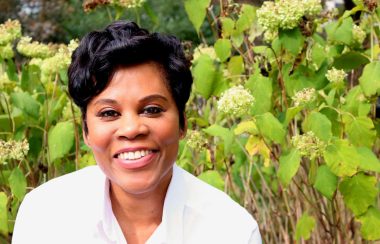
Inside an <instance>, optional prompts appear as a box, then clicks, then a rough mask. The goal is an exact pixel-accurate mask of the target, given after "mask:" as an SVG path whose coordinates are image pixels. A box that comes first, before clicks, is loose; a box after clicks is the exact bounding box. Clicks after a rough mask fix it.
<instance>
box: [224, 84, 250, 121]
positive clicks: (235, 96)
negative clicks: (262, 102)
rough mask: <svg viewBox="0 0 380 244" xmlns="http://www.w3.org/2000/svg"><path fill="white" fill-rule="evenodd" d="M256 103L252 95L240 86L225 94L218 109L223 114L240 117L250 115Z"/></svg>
mask: <svg viewBox="0 0 380 244" xmlns="http://www.w3.org/2000/svg"><path fill="white" fill-rule="evenodd" d="M254 101H255V99H254V97H253V96H252V95H251V93H250V92H249V91H247V90H246V89H244V87H243V86H241V85H239V86H235V87H232V88H230V89H228V90H226V91H225V92H223V94H222V96H221V98H220V99H219V100H218V104H217V109H218V110H219V111H220V112H221V113H223V114H226V115H230V116H232V117H240V116H243V115H246V114H248V113H249V111H250V109H251V107H252V104H253V102H254Z"/></svg>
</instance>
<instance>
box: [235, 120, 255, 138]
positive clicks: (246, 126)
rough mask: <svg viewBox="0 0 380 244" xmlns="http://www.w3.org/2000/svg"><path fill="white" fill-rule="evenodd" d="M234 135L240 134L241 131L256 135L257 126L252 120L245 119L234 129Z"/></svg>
mask: <svg viewBox="0 0 380 244" xmlns="http://www.w3.org/2000/svg"><path fill="white" fill-rule="evenodd" d="M234 133H235V135H240V134H243V133H249V134H252V135H256V134H257V133H258V130H257V126H256V124H255V122H254V121H252V120H247V121H242V122H240V123H239V124H238V125H237V127H236V128H235V130H234Z"/></svg>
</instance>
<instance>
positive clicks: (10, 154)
mask: <svg viewBox="0 0 380 244" xmlns="http://www.w3.org/2000/svg"><path fill="white" fill-rule="evenodd" d="M28 151H29V143H28V141H27V140H26V139H25V140H23V141H22V142H18V141H14V140H10V141H3V140H0V163H3V164H5V163H6V162H5V160H11V159H15V160H21V159H23V158H24V157H25V155H26V154H27V153H28Z"/></svg>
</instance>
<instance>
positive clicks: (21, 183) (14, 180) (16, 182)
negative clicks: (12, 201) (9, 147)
mask: <svg viewBox="0 0 380 244" xmlns="http://www.w3.org/2000/svg"><path fill="white" fill-rule="evenodd" d="M8 182H9V187H10V188H11V191H12V194H13V195H14V196H15V197H16V198H17V199H18V200H20V201H21V200H22V199H23V198H24V196H25V193H26V186H27V183H26V178H25V176H24V174H23V173H22V171H21V170H20V169H19V168H17V167H16V168H14V169H13V170H12V173H11V175H10V176H9V178H8Z"/></svg>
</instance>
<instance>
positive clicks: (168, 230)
mask: <svg viewBox="0 0 380 244" xmlns="http://www.w3.org/2000/svg"><path fill="white" fill-rule="evenodd" d="M12 243H13V244H26V243H39V244H45V243H46V244H47V243H48V244H51V243H86V244H87V243H91V244H96V243H115V244H126V241H125V239H124V237H123V234H122V231H121V229H120V226H119V225H118V223H117V220H116V218H115V216H114V214H113V212H112V207H111V202H110V198H109V182H108V180H107V179H106V177H105V176H104V174H103V173H102V172H101V170H100V169H99V168H98V167H97V166H91V167H87V168H85V169H82V170H79V171H76V172H74V173H71V174H68V175H65V176H62V177H58V178H56V179H53V180H51V181H49V182H47V183H45V184H43V185H41V186H40V187H38V188H36V189H34V190H33V191H31V192H30V193H28V194H27V195H26V196H25V199H24V201H23V202H22V204H21V206H20V210H19V212H18V215H17V219H16V225H15V229H14V234H13V240H12ZM163 243H166V244H180V243H189V244H193V243H194V244H202V243H207V244H209V243H218V244H223V243H233V244H240V243H241V244H243V243H244V244H246V243H249V244H256V243H261V237H260V233H259V230H258V226H257V223H256V221H255V220H254V219H253V218H252V216H251V215H250V214H249V213H248V212H247V211H246V210H245V209H244V208H242V207H241V206H240V205H238V204H237V203H235V202H234V201H233V200H231V198H229V196H227V195H226V194H225V193H223V192H222V191H219V190H217V189H215V188H213V187H211V186H209V185H207V184H205V183H203V182H202V181H200V180H199V179H197V178H196V177H194V176H193V175H191V174H189V173H187V172H186V171H184V170H183V169H181V168H179V167H177V166H174V167H173V177H172V180H171V182H170V185H169V188H168V191H167V194H166V198H165V202H164V209H163V216H162V222H161V224H160V225H159V226H158V228H157V229H156V230H155V232H154V233H153V234H152V236H151V237H150V239H149V240H148V241H147V244H163Z"/></svg>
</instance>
